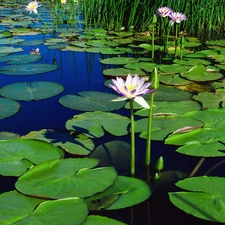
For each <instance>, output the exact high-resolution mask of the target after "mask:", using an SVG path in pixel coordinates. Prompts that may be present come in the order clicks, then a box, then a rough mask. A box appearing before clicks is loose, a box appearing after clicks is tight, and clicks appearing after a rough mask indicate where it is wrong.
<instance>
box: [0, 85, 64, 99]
mask: <svg viewBox="0 0 225 225" xmlns="http://www.w3.org/2000/svg"><path fill="white" fill-rule="evenodd" d="M63 90H64V88H63V86H61V85H60V84H57V83H54V82H47V81H36V82H18V83H14V84H9V85H6V86H4V87H2V88H1V89H0V94H1V95H2V96H4V97H6V98H11V99H14V100H20V101H33V100H36V101H38V100H42V99H47V98H51V97H53V96H56V95H58V94H59V93H61V92H62V91H63Z"/></svg>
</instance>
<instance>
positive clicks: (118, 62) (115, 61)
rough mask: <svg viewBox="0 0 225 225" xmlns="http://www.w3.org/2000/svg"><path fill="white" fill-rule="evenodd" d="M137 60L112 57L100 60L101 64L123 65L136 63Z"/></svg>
mask: <svg viewBox="0 0 225 225" xmlns="http://www.w3.org/2000/svg"><path fill="white" fill-rule="evenodd" d="M138 61H139V60H138V59H135V58H131V57H112V58H106V59H102V60H100V62H101V63H103V64H113V65H125V64H128V63H132V64H133V63H137V62H138Z"/></svg>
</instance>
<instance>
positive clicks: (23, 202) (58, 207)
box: [0, 191, 88, 225]
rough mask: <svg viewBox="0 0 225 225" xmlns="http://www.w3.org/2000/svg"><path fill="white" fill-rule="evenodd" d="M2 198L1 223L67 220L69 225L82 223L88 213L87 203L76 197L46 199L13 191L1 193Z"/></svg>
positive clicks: (24, 223) (36, 222)
mask: <svg viewBox="0 0 225 225" xmlns="http://www.w3.org/2000/svg"><path fill="white" fill-rule="evenodd" d="M0 200H1V201H0V202H1V203H0V223H1V224H18V225H29V224H55V225H61V224H63V223H64V222H65V221H66V223H67V224H68V225H80V224H81V223H82V222H83V221H84V220H85V219H86V217H87V215H88V208H87V205H86V203H85V202H84V201H83V199H81V198H76V197H75V198H65V199H59V200H54V201H52V200H50V201H46V200H43V199H38V198H31V197H28V196H25V195H22V194H20V193H19V192H17V191H11V192H6V193H4V194H1V195H0ZM6 205H7V206H8V207H5V206H6ZM18 209H19V210H18ZM65 211H66V213H63V212H65ZM74 212H76V214H74ZM55 215H60V216H55Z"/></svg>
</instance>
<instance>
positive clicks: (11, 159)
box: [0, 140, 62, 176]
mask: <svg viewBox="0 0 225 225" xmlns="http://www.w3.org/2000/svg"><path fill="white" fill-rule="evenodd" d="M0 156H1V157H0V174H2V175H4V176H20V175H21V174H23V173H24V172H25V171H26V170H27V169H28V168H30V167H31V166H32V165H33V164H38V163H41V162H44V161H47V160H51V159H58V158H61V156H62V155H61V151H60V149H59V148H57V147H55V146H53V145H51V144H49V143H46V142H44V141H39V140H5V141H0Z"/></svg>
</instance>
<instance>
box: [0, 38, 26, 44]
mask: <svg viewBox="0 0 225 225" xmlns="http://www.w3.org/2000/svg"><path fill="white" fill-rule="evenodd" d="M24 41H25V40H24V39H20V38H2V39H0V45H12V44H18V43H20V42H24Z"/></svg>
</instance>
